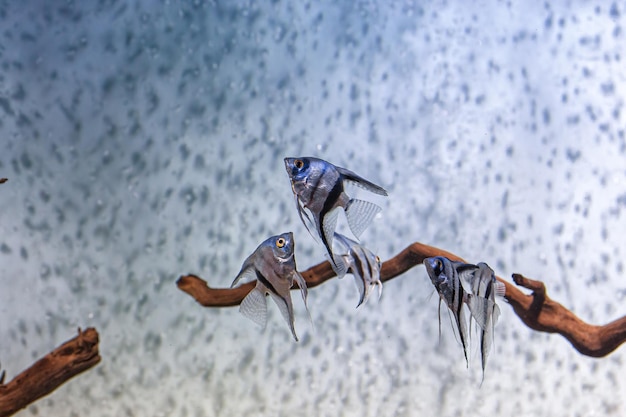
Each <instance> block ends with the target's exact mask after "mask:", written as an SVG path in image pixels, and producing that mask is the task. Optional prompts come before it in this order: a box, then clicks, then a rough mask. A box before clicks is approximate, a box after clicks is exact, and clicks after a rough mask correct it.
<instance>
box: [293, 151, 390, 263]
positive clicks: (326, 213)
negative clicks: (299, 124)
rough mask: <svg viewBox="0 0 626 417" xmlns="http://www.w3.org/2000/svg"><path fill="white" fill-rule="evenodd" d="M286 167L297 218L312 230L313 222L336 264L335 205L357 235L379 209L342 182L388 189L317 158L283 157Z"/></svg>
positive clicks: (375, 189)
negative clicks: (354, 195) (347, 190)
mask: <svg viewBox="0 0 626 417" xmlns="http://www.w3.org/2000/svg"><path fill="white" fill-rule="evenodd" d="M285 169H286V170H287V174H288V175H289V179H290V180H291V189H292V191H293V194H294V197H295V200H296V207H297V209H298V215H299V216H300V220H302V223H304V226H305V227H306V228H307V230H308V231H309V233H311V234H313V233H312V232H311V229H310V228H309V225H310V224H312V226H313V227H314V228H315V231H316V232H317V235H318V236H319V237H320V239H321V241H322V244H323V245H324V247H325V248H326V251H327V252H328V255H329V256H330V259H331V263H333V268H336V267H337V265H336V263H335V259H334V257H333V251H332V242H333V234H334V232H335V226H336V225H337V215H338V210H337V209H338V208H342V209H343V210H344V211H345V213H346V218H347V219H348V226H349V227H350V230H351V231H352V233H353V234H354V236H356V237H357V238H358V237H359V236H360V235H361V233H362V232H363V231H364V230H365V228H366V227H367V226H368V225H369V224H370V223H371V221H372V219H373V218H374V216H376V214H377V213H378V212H380V210H381V209H380V207H378V206H377V205H376V204H374V203H371V202H369V201H363V200H358V199H354V198H350V197H349V196H348V195H347V194H346V193H345V191H344V182H345V181H349V182H352V183H354V184H356V185H358V186H360V187H362V188H364V189H366V190H368V191H371V192H373V193H375V194H379V195H384V196H386V195H387V191H385V189H384V188H382V187H380V186H378V185H376V184H374V183H372V182H370V181H368V180H366V179H364V178H362V177H360V176H358V175H357V174H355V173H354V172H352V171H350V170H348V169H345V168H341V167H338V166H335V165H333V164H331V163H330V162H326V161H324V160H322V159H319V158H313V157H303V158H285ZM305 209H306V210H308V211H309V212H310V214H311V216H312V217H313V219H311V217H310V216H309V213H307V212H306V211H305ZM305 219H306V220H305Z"/></svg>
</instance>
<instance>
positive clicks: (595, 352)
mask: <svg viewBox="0 0 626 417" xmlns="http://www.w3.org/2000/svg"><path fill="white" fill-rule="evenodd" d="M431 256H445V257H447V258H449V259H451V260H458V261H463V259H462V258H460V257H458V256H456V255H454V254H452V253H450V252H447V251H445V250H442V249H438V248H435V247H433V246H428V245H424V244H422V243H413V244H412V245H410V246H408V247H407V248H406V249H404V250H403V251H402V252H400V253H399V254H398V255H396V256H395V257H393V258H391V259H389V260H388V261H386V262H384V263H383V265H382V268H381V271H380V280H381V281H383V282H384V281H389V280H390V279H393V278H395V277H397V276H399V275H401V274H403V273H405V272H406V271H408V270H409V269H411V268H413V267H414V266H416V265H419V264H421V263H422V262H423V261H424V259H426V258H429V257H431ZM302 276H303V277H304V279H305V280H306V282H307V286H308V287H309V288H313V287H316V286H318V285H320V284H322V283H323V282H325V281H327V280H329V279H331V278H333V277H335V272H334V271H333V269H332V268H331V266H330V263H328V262H322V263H321V264H318V265H315V266H313V267H311V268H309V269H307V270H306V271H304V272H302ZM497 279H498V280H499V281H500V282H503V283H504V285H505V287H506V294H505V299H506V300H507V301H508V302H509V304H510V305H511V307H513V311H514V312H515V314H517V315H518V316H519V317H520V319H521V320H522V322H524V324H526V325H527V326H528V327H530V328H531V329H533V330H537V331H540V332H547V333H558V334H560V335H562V336H563V337H565V338H566V339H567V340H569V341H570V343H571V344H572V345H573V346H574V348H576V350H578V351H579V352H580V353H582V354H583V355H587V356H592V357H596V358H598V357H603V356H606V355H608V354H609V353H611V352H613V351H614V350H615V349H617V347H619V346H620V345H621V344H622V343H624V341H626V317H622V318H621V319H618V320H615V321H613V322H611V323H609V324H607V325H604V326H595V325H591V324H588V323H585V322H584V321H582V320H581V319H579V318H578V317H577V316H576V315H575V314H574V313H572V312H571V311H569V310H568V309H566V308H565V307H563V306H562V305H561V304H559V303H557V302H555V301H552V300H551V299H550V298H549V297H548V295H547V294H546V289H545V286H544V284H543V283H542V282H540V281H533V280H531V279H528V278H525V277H523V276H522V275H519V274H514V275H513V280H514V282H515V284H517V285H518V286H520V287H523V288H526V289H529V290H531V291H532V293H531V294H525V293H523V292H522V291H520V290H519V289H518V288H517V287H516V286H514V285H513V284H511V283H510V282H508V281H505V280H503V279H502V278H500V277H497ZM176 285H177V286H178V288H179V289H180V290H182V291H184V292H186V293H187V294H189V295H191V296H192V297H193V298H194V299H195V300H196V301H197V302H198V303H200V304H201V305H203V306H204V307H228V306H235V305H238V304H239V303H240V302H241V300H243V298H244V297H245V296H246V295H247V294H248V293H249V292H250V291H251V290H252V288H253V287H254V282H249V283H247V284H244V285H241V286H239V287H236V288H232V289H230V288H229V289H225V288H211V287H209V286H208V284H207V283H206V281H204V280H203V279H202V278H200V277H198V276H195V275H184V276H181V277H180V278H179V279H178V281H176Z"/></svg>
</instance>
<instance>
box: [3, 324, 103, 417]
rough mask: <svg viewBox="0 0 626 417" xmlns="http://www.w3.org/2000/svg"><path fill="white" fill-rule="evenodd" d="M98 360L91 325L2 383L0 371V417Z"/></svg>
mask: <svg viewBox="0 0 626 417" xmlns="http://www.w3.org/2000/svg"><path fill="white" fill-rule="evenodd" d="M98 362H100V354H99V353H98V332H97V331H96V329H94V328H88V329H86V330H85V331H81V330H80V329H78V336H76V337H75V338H73V339H71V340H68V341H67V342H65V343H63V344H62V345H61V346H59V347H58V348H56V349H55V350H53V351H52V352H50V353H48V354H47V355H46V356H44V357H43V358H41V359H39V360H38V361H37V362H35V363H34V364H33V365H32V366H31V367H30V368H28V369H27V370H25V371H24V372H22V373H21V374H19V375H18V376H16V377H15V378H13V380H11V381H10V382H9V383H7V384H4V375H5V374H4V372H2V373H1V374H0V417H7V416H10V415H13V414H15V413H16V412H18V411H19V410H21V409H23V408H25V407H26V406H27V405H29V404H30V403H32V402H34V401H36V400H38V399H39V398H41V397H43V396H45V395H48V394H50V393H51V392H52V391H54V390H55V389H57V388H58V387H59V386H60V385H62V384H63V383H64V382H65V381H67V380H69V379H71V378H72V377H74V376H76V375H78V374H80V373H81V372H84V371H86V370H87V369H89V368H91V367H93V366H94V365H96V364H97V363H98Z"/></svg>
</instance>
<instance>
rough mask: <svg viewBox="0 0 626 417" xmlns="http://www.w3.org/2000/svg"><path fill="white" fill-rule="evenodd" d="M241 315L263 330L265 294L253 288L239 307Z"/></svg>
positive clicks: (265, 319)
mask: <svg viewBox="0 0 626 417" xmlns="http://www.w3.org/2000/svg"><path fill="white" fill-rule="evenodd" d="M239 311H240V312H241V314H243V315H244V316H246V317H247V318H249V319H250V320H252V321H253V322H255V323H256V324H258V325H259V326H261V327H262V328H265V325H266V323H267V300H266V299H265V294H263V292H262V291H261V290H259V289H258V288H254V289H253V290H252V291H250V292H249V293H248V295H247V296H246V298H244V299H243V301H242V302H241V304H240V306H239Z"/></svg>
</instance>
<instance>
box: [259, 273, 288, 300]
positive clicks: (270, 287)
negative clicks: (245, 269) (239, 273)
mask: <svg viewBox="0 0 626 417" xmlns="http://www.w3.org/2000/svg"><path fill="white" fill-rule="evenodd" d="M254 272H256V279H258V280H259V282H260V283H261V284H263V285H265V287H266V288H267V289H268V290H270V291H271V292H272V293H273V294H275V295H277V296H279V297H280V298H282V296H281V295H280V294H278V292H277V291H276V288H274V286H273V285H272V283H271V282H269V280H268V279H267V278H265V276H264V275H263V274H262V273H261V271H259V270H258V269H255V271H254Z"/></svg>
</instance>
